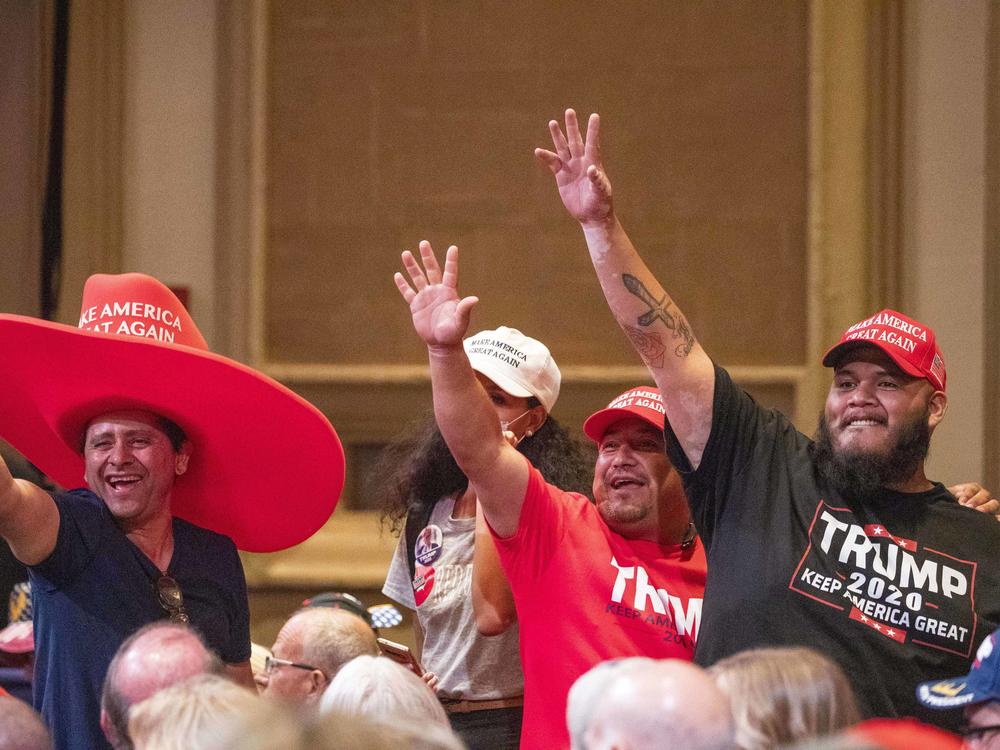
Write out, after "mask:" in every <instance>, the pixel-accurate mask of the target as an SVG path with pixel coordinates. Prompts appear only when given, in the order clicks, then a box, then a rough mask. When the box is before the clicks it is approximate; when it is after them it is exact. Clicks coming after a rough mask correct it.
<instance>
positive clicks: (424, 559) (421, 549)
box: [413, 524, 444, 565]
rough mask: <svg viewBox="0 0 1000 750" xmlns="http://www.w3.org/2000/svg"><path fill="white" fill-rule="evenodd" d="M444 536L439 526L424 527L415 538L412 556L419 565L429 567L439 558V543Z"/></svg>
mask: <svg viewBox="0 0 1000 750" xmlns="http://www.w3.org/2000/svg"><path fill="white" fill-rule="evenodd" d="M443 537H444V534H442V532H441V527H440V526H435V525H433V524H431V525H430V526H425V527H424V528H423V529H422V530H421V531H420V534H419V535H418V536H417V543H416V545H415V546H414V549H413V555H414V557H416V558H417V562H418V563H420V564H421V565H430V564H431V563H433V562H434V561H435V560H437V559H438V558H439V557H441V542H442V540H443Z"/></svg>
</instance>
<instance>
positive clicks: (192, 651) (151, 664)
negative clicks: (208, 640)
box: [101, 622, 222, 748]
mask: <svg viewBox="0 0 1000 750" xmlns="http://www.w3.org/2000/svg"><path fill="white" fill-rule="evenodd" d="M221 671H222V665H221V663H220V662H219V660H218V658H216V656H215V655H214V654H213V653H212V652H211V651H209V650H208V647H207V646H205V642H204V641H202V639H201V637H200V636H199V635H198V634H197V633H196V632H194V631H193V630H192V629H191V628H189V627H187V626H186V625H181V624H178V623H171V622H155V623H152V624H150V625H146V626H145V627H143V628H140V629H139V630H137V631H136V632H135V633H134V634H132V636H130V637H129V638H128V639H127V640H126V641H125V642H124V643H122V645H121V647H120V648H119V649H118V653H116V654H115V657H114V659H112V660H111V664H110V666H109V667H108V674H107V676H106V677H105V679H104V692H103V694H102V695H101V728H102V729H103V730H104V734H105V735H106V736H107V738H108V741H109V742H111V744H112V745H113V746H114V747H115V748H131V747H132V743H131V741H130V740H129V738H128V731H127V727H128V711H129V708H130V707H131V706H132V705H134V704H136V703H138V702H140V701H143V700H145V699H146V698H148V697H150V696H151V695H153V694H154V693H156V692H158V691H160V690H162V689H163V688H165V687H168V686H170V685H173V684H175V683H178V682H181V681H182V680H186V679H187V678H188V677H192V676H194V675H198V674H208V673H219V672H221Z"/></svg>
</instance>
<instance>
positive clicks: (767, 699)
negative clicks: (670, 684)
mask: <svg viewBox="0 0 1000 750" xmlns="http://www.w3.org/2000/svg"><path fill="white" fill-rule="evenodd" d="M708 671H709V673H710V674H711V675H712V677H714V678H715V682H716V684H717V685H718V686H719V689H720V690H722V692H723V693H725V694H726V695H727V696H728V697H729V702H730V705H731V707H732V711H733V719H734V721H735V722H736V743H737V745H738V746H739V747H740V748H742V749H743V750H763V749H764V748H771V747H775V746H776V745H783V744H787V743H791V742H796V741H798V740H804V739H807V738H810V737H820V736H822V735H827V734H832V733H834V732H838V731H840V730H841V729H844V728H845V727H848V726H850V725H852V724H855V723H857V722H858V721H860V720H861V716H860V714H859V712H858V706H857V701H856V700H855V698H854V693H853V692H852V690H851V686H850V683H848V681H847V678H846V677H845V676H844V673H843V671H841V669H840V667H838V666H837V665H836V664H835V663H834V662H832V661H831V660H830V659H828V658H827V657H825V656H823V655H822V654H820V653H818V652H817V651H815V650H813V649H811V648H805V647H791V648H759V649H750V650H748V651H743V652H740V653H738V654H734V655H732V656H729V657H727V658H725V659H722V660H721V661H718V662H716V663H715V664H714V665H713V666H712V667H710V668H709V670H708Z"/></svg>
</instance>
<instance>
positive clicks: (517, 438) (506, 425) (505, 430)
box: [500, 409, 531, 448]
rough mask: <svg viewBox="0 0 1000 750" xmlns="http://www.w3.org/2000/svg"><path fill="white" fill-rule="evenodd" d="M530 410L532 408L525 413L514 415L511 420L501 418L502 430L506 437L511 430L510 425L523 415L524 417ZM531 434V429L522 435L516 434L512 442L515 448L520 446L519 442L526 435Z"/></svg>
mask: <svg viewBox="0 0 1000 750" xmlns="http://www.w3.org/2000/svg"><path fill="white" fill-rule="evenodd" d="M530 411H531V409H528V411H526V412H524V414H518V415H517V416H516V417H514V418H513V419H510V420H503V419H501V420H500V432H502V433H503V434H504V437H507V433H508V432H511V429H510V426H511V425H512V424H514V422H516V421H517V420H519V419H520V418H521V417H523V416H524V415H525V414H528V413H529V412H530ZM530 434H531V432H530V430H529V431H528V432H525V433H524V434H523V435H521V436H518V435H514V441H513V442H512V443H511V445H512V446H513V447H514V448H516V447H517V446H518V444H519V443H520V442H521V441H522V440H524V439H525V438H526V437H528V436H529V435H530Z"/></svg>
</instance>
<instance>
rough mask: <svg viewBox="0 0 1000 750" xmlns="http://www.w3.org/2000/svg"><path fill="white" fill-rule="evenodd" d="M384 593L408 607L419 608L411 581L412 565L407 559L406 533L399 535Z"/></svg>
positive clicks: (383, 587) (387, 574) (383, 588)
mask: <svg viewBox="0 0 1000 750" xmlns="http://www.w3.org/2000/svg"><path fill="white" fill-rule="evenodd" d="M382 593H383V594H385V595H386V596H387V597H389V598H390V599H392V600H393V601H394V602H397V603H398V604H402V605H403V606H404V607H406V608H407V609H416V608H417V602H416V600H415V599H414V598H413V583H412V582H411V581H410V566H409V564H408V563H407V560H406V534H402V533H401V534H400V535H399V542H398V543H397V544H396V549H395V551H394V552H393V553H392V562H390V563H389V572H388V573H386V576H385V584H384V585H383V586H382Z"/></svg>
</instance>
